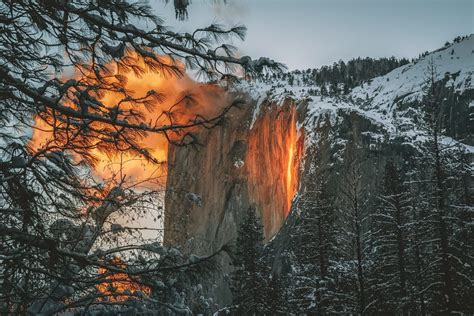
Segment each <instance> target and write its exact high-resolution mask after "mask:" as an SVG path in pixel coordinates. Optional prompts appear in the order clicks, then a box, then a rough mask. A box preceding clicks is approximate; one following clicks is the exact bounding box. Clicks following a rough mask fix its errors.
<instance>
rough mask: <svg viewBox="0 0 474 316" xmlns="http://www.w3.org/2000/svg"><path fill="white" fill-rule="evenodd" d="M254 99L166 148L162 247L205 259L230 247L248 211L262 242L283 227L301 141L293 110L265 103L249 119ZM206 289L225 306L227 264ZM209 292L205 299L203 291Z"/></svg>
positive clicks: (287, 104) (225, 262)
mask: <svg viewBox="0 0 474 316" xmlns="http://www.w3.org/2000/svg"><path fill="white" fill-rule="evenodd" d="M256 108H257V104H256V103H255V101H247V102H246V103H245V105H244V106H242V107H238V108H237V107H236V108H233V109H232V110H231V111H230V112H229V113H228V114H227V115H226V117H225V118H224V119H223V120H222V122H221V123H220V124H219V125H218V126H216V127H215V128H212V129H203V130H201V131H200V132H199V133H198V134H197V135H196V139H197V140H198V141H197V142H198V143H199V144H197V145H194V146H186V147H177V146H171V147H170V149H169V158H168V161H169V167H168V178H167V191H166V196H165V209H166V214H165V235H164V242H165V244H168V245H179V246H180V247H181V248H182V249H184V251H186V252H193V253H195V254H197V255H207V254H211V253H213V252H215V251H218V250H219V249H220V248H221V247H222V246H223V245H226V244H233V243H234V244H235V239H236V236H237V230H238V227H239V223H240V221H241V218H242V215H243V214H244V212H245V211H246V210H247V209H248V208H249V207H254V208H255V209H256V210H257V212H258V213H259V214H260V216H261V219H262V222H263V226H264V232H265V237H266V239H267V240H268V239H270V238H271V237H273V236H274V235H275V234H276V233H277V232H278V231H279V229H280V228H281V226H282V224H283V222H284V221H285V219H286V216H287V214H288V212H289V209H290V204H291V198H292V197H293V194H294V193H295V192H296V190H297V184H298V179H297V170H298V156H299V155H300V154H301V152H302V149H303V146H302V144H303V137H302V135H301V134H300V133H298V131H296V121H297V116H298V113H297V106H296V104H295V103H294V102H293V101H291V100H290V99H288V100H286V101H284V102H283V103H282V104H280V105H277V104H275V103H263V104H261V105H260V106H259V107H258V108H259V109H260V110H259V113H258V115H257V116H256V119H254V122H253V124H252V120H253V117H254V111H255V109H256ZM219 263H220V264H221V266H222V271H220V272H218V273H217V275H216V276H215V278H214V280H209V284H207V288H208V290H209V291H211V290H212V288H214V289H217V290H216V291H215V292H214V293H210V295H212V296H214V298H215V300H217V302H218V305H220V306H222V305H224V304H228V303H230V300H231V296H230V292H229V289H228V286H227V285H226V282H225V280H224V275H225V274H226V273H227V272H229V271H230V270H231V266H230V265H229V264H230V259H229V258H228V257H227V256H226V255H222V256H221V258H220V262H219ZM209 291H208V293H209Z"/></svg>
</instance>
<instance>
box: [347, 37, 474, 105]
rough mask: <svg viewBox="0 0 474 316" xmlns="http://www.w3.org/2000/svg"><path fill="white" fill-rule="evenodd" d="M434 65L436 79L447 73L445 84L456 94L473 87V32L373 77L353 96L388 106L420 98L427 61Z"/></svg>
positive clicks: (424, 83)
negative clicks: (367, 98)
mask: <svg viewBox="0 0 474 316" xmlns="http://www.w3.org/2000/svg"><path fill="white" fill-rule="evenodd" d="M431 63H432V64H433V66H434V68H435V75H436V79H437V80H441V79H443V78H444V77H445V76H450V80H449V81H448V82H447V83H446V85H449V86H452V87H454V89H455V91H456V92H457V93H462V92H464V91H465V90H470V89H473V88H474V80H472V79H473V76H474V35H470V36H468V37H467V38H465V39H464V40H462V41H460V42H458V43H453V44H451V45H448V46H445V47H443V48H440V49H438V50H436V51H434V52H431V53H430V54H428V55H426V56H424V57H422V58H420V59H419V60H418V61H416V62H413V63H410V64H408V65H405V66H402V67H399V68H397V69H395V70H393V71H392V72H390V73H388V74H386V75H385V76H381V77H377V78H374V79H373V80H372V82H371V84H369V85H368V84H366V85H364V86H359V87H357V88H355V89H353V91H352V93H351V96H352V98H353V99H365V98H366V96H367V94H368V95H369V96H370V98H371V101H372V102H371V106H372V107H373V108H376V107H381V108H383V107H387V106H389V107H390V106H391V105H392V104H393V103H395V102H399V101H410V100H414V99H418V98H420V96H421V95H422V94H423V91H422V90H423V87H424V86H425V85H426V80H427V76H428V75H429V74H428V70H429V68H430V64H431Z"/></svg>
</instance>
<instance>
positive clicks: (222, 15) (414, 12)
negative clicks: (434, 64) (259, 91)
mask: <svg viewBox="0 0 474 316" xmlns="http://www.w3.org/2000/svg"><path fill="white" fill-rule="evenodd" d="M172 2H173V1H170V3H169V4H167V5H165V2H164V1H162V0H151V1H150V3H151V4H152V6H153V7H154V8H156V13H157V14H158V15H159V16H161V17H163V18H165V20H166V24H167V25H170V26H173V27H175V28H176V29H178V30H183V31H189V30H191V29H193V28H195V27H197V26H199V27H200V26H206V25H208V24H210V23H212V22H219V23H224V24H228V25H232V24H236V23H240V24H244V25H246V26H247V28H248V33H247V39H246V40H245V42H236V43H234V44H235V45H236V46H237V47H238V48H239V50H240V52H241V54H243V55H250V56H252V57H260V56H267V57H270V58H273V59H276V60H278V61H280V62H283V63H285V64H287V65H288V66H289V68H290V69H306V68H310V67H311V68H312V67H319V66H321V65H327V64H332V63H333V62H335V61H338V60H339V59H342V60H348V59H351V58H355V57H358V56H361V57H366V56H369V57H383V56H392V55H394V56H396V57H399V58H400V57H408V58H411V57H417V56H418V54H419V53H421V52H423V51H426V50H433V49H436V48H438V47H440V46H442V45H443V44H444V43H445V42H446V41H447V40H449V41H451V40H453V38H454V37H456V36H457V35H467V34H471V33H474V0H227V4H224V3H223V2H222V1H213V0H193V1H192V2H191V5H190V6H189V13H190V14H189V20H188V21H185V22H181V21H176V20H175V19H174V9H173V6H172ZM473 49H474V48H473Z"/></svg>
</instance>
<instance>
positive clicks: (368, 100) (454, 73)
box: [235, 35, 474, 153]
mask: <svg viewBox="0 0 474 316" xmlns="http://www.w3.org/2000/svg"><path fill="white" fill-rule="evenodd" d="M431 64H432V65H433V66H434V68H435V70H436V74H435V75H436V80H442V79H445V81H446V86H447V87H453V88H454V91H455V93H456V94H458V95H463V94H464V95H466V94H467V95H470V96H468V98H469V97H470V98H471V99H470V102H471V103H470V107H469V110H470V112H473V111H472V110H474V101H473V100H472V95H473V94H472V91H474V78H473V77H474V35H470V36H467V37H465V38H463V39H461V40H457V41H455V42H454V43H452V44H450V45H446V46H445V47H443V48H440V49H438V50H435V51H433V52H431V53H428V54H424V56H422V57H420V58H419V59H417V60H416V61H413V62H411V63H409V64H406V65H404V66H401V67H399V68H396V69H394V70H393V71H391V72H389V73H387V74H386V75H383V76H379V77H376V78H373V79H371V80H369V82H366V83H363V84H362V85H360V86H357V87H355V88H353V89H352V90H351V91H350V92H349V93H347V94H339V95H333V96H322V95H321V93H320V92H321V87H319V86H317V85H315V84H314V83H308V80H304V78H301V75H298V74H296V75H295V78H294V79H293V80H292V82H296V84H294V83H292V84H290V83H289V82H288V80H281V79H279V80H273V79H266V80H257V81H252V82H242V83H239V84H238V85H237V86H236V87H235V88H236V89H237V90H241V91H245V92H247V93H248V94H249V95H250V96H251V97H252V98H253V99H255V100H258V102H257V107H256V108H255V112H254V120H255V119H256V118H257V117H258V115H259V111H260V105H261V104H262V103H263V101H265V100H271V101H275V102H279V103H282V101H283V100H284V99H285V98H292V99H294V100H295V101H297V102H299V101H301V102H304V103H305V105H306V107H307V108H306V115H305V119H304V122H303V124H302V125H303V127H304V129H305V134H306V142H307V144H308V145H310V144H311V143H314V142H315V141H316V140H317V135H316V134H315V127H316V126H318V124H319V123H320V121H321V119H323V118H324V119H325V118H326V117H329V118H330V120H331V122H332V125H334V124H336V120H337V119H338V117H340V115H341V114H343V113H346V114H347V113H356V114H358V115H360V116H362V117H364V118H366V119H368V120H370V121H371V123H372V124H374V125H375V126H378V127H379V128H378V129H377V131H376V132H374V131H372V132H371V135H372V137H373V139H374V141H379V142H380V141H382V142H383V141H388V140H389V139H393V138H396V137H397V138H400V137H402V138H404V139H405V141H406V142H407V143H410V144H413V145H415V146H416V144H417V143H419V142H420V141H423V140H424V139H425V136H424V132H423V131H422V130H421V129H420V128H419V126H418V123H417V122H418V121H419V119H420V118H421V116H422V113H421V109H420V108H416V107H410V106H408V107H407V106H403V105H402V104H404V103H405V104H406V103H408V102H413V101H416V100H420V99H421V97H422V96H423V90H424V88H425V87H426V86H427V78H428V77H427V76H428V72H429V69H430V65H431ZM298 76H300V77H298ZM471 116H472V113H471ZM470 123H472V120H471V121H470ZM444 140H445V141H446V142H453V141H456V142H457V141H459V140H453V139H452V138H450V137H445V139H444ZM460 141H461V142H462V141H463V140H460ZM463 145H464V147H465V148H466V149H467V150H468V151H470V152H473V153H474V147H473V146H470V145H469V144H467V143H464V144H463ZM471 145H472V144H471Z"/></svg>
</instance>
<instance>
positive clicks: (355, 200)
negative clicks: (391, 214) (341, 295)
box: [340, 130, 370, 315]
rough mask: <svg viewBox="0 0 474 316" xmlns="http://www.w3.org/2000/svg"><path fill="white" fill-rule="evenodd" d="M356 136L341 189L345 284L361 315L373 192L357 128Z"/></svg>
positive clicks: (347, 153) (352, 304)
mask: <svg viewBox="0 0 474 316" xmlns="http://www.w3.org/2000/svg"><path fill="white" fill-rule="evenodd" d="M353 135H354V136H353V138H352V139H351V140H350V141H349V142H348V144H347V145H346V150H345V157H344V166H343V171H342V172H343V181H342V184H341V188H340V192H341V195H342V196H341V198H342V205H343V206H342V208H343V210H342V214H341V215H343V218H342V221H343V225H344V231H343V234H342V236H341V237H342V239H344V248H345V249H344V251H345V262H344V263H345V265H347V269H348V270H349V271H351V275H350V277H351V278H349V279H348V280H346V284H343V286H344V287H345V293H346V294H347V301H346V302H345V304H347V305H346V306H347V307H348V308H351V307H352V308H354V310H353V312H356V313H358V314H360V315H363V314H365V313H366V308H367V306H368V305H369V303H368V297H367V286H368V284H367V281H368V280H367V271H366V270H367V266H368V264H367V250H368V239H367V229H366V225H367V222H368V218H369V215H370V214H369V209H368V204H369V196H368V191H367V189H366V188H365V187H364V183H363V182H362V172H363V169H362V168H363V161H364V157H363V155H362V152H361V150H360V149H361V146H362V145H361V143H360V142H359V140H358V139H357V138H356V136H355V135H357V131H356V130H354V131H353Z"/></svg>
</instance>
